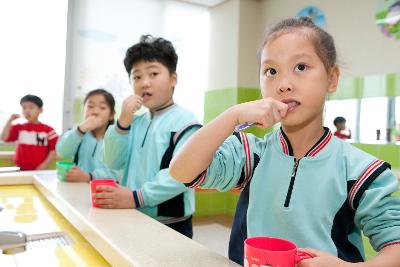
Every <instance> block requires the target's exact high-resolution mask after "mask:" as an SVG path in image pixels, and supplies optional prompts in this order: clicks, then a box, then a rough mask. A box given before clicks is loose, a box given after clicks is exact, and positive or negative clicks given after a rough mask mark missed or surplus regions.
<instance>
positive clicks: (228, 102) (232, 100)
mask: <svg viewBox="0 0 400 267" xmlns="http://www.w3.org/2000/svg"><path fill="white" fill-rule="evenodd" d="M235 104H237V89H235V88H227V89H220V90H213V91H206V93H205V97H204V124H206V123H207V122H209V121H210V120H212V119H214V118H215V117H217V116H218V115H219V114H221V113H222V112H223V111H225V110H226V109H227V108H229V107H231V106H233V105H235Z"/></svg>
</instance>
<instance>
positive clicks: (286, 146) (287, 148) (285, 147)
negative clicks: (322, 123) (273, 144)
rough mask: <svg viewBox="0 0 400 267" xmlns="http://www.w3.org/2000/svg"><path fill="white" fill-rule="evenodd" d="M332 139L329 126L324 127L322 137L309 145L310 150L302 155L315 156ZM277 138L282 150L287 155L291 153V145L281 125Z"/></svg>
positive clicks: (291, 154)
mask: <svg viewBox="0 0 400 267" xmlns="http://www.w3.org/2000/svg"><path fill="white" fill-rule="evenodd" d="M331 139H332V133H331V131H330V130H329V128H327V127H324V134H323V135H322V137H321V138H320V139H319V140H318V141H317V142H316V143H315V144H314V145H313V146H312V147H311V149H310V150H308V152H307V153H306V154H305V155H304V157H314V156H316V155H317V154H318V153H319V152H320V151H321V150H322V149H323V148H324V147H325V146H326V145H327V144H328V143H329V141H330V140H331ZM279 140H280V142H281V146H282V151H283V153H285V154H286V155H288V156H294V155H293V149H292V145H291V144H290V141H289V138H288V137H287V136H286V134H285V132H284V131H283V129H282V127H281V128H280V130H279Z"/></svg>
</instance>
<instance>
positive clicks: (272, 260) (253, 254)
mask: <svg viewBox="0 0 400 267" xmlns="http://www.w3.org/2000/svg"><path fill="white" fill-rule="evenodd" d="M309 258H312V256H311V255H309V254H307V253H304V252H299V251H298V250H297V246H296V245H295V244H294V243H292V242H290V241H288V240H285V239H280V238H274V237H266V236H258V237H251V238H247V239H246V240H245V241H244V266H245V267H246V266H247V267H256V266H257V267H295V266H296V264H297V263H298V262H299V261H301V260H304V259H309Z"/></svg>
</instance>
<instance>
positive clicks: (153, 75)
mask: <svg viewBox="0 0 400 267" xmlns="http://www.w3.org/2000/svg"><path fill="white" fill-rule="evenodd" d="M150 75H151V76H152V77H155V76H157V75H158V72H152V73H151V74H150Z"/></svg>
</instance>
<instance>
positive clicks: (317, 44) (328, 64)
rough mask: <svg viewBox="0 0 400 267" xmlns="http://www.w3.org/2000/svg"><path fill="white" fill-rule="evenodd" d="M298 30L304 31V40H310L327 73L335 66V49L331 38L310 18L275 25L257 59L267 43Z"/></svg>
mask: <svg viewBox="0 0 400 267" xmlns="http://www.w3.org/2000/svg"><path fill="white" fill-rule="evenodd" d="M298 29H304V30H307V31H305V35H304V36H305V38H308V39H310V40H311V42H312V43H313V45H314V49H315V52H316V53H317V55H318V57H319V58H320V59H321V61H322V62H323V64H324V66H325V69H326V70H327V71H328V70H329V69H330V68H332V67H333V66H335V64H336V48H335V43H334V41H333V38H332V36H331V35H330V34H329V33H327V32H326V31H324V30H323V29H321V28H320V27H318V26H317V25H315V24H314V22H313V21H312V20H311V18H310V17H298V18H289V19H285V20H283V21H281V22H280V23H278V24H277V25H275V26H274V27H273V28H272V29H271V30H270V31H269V32H268V34H267V36H266V37H265V39H264V42H263V44H262V46H261V47H260V49H259V58H260V57H261V52H262V49H263V48H264V46H265V44H266V43H268V42H269V41H271V40H273V39H275V38H277V37H279V36H281V35H282V34H285V33H289V32H292V31H295V30H298Z"/></svg>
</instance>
